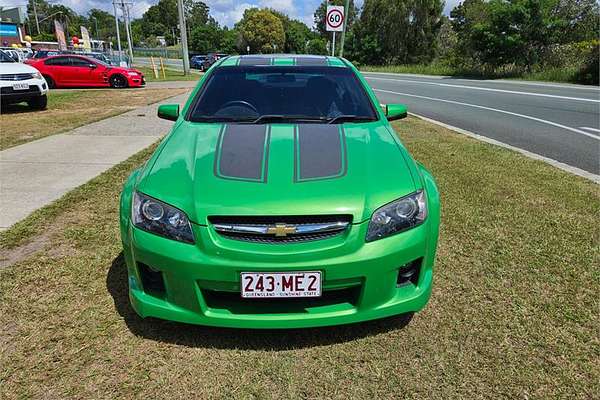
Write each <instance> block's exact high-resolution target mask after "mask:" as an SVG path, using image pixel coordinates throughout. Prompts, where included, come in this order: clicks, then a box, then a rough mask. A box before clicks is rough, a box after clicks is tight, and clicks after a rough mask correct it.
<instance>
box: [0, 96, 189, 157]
mask: <svg viewBox="0 0 600 400" xmlns="http://www.w3.org/2000/svg"><path fill="white" fill-rule="evenodd" d="M185 91H186V90H185V89H145V90H133V89H131V90H114V89H94V90H69V91H59V90H56V91H52V90H51V91H50V93H49V95H48V108H47V109H46V110H44V111H31V110H30V109H29V108H28V107H27V105H26V104H15V105H10V106H6V107H5V108H3V109H2V113H1V115H0V126H1V135H0V150H4V149H6V148H9V147H13V146H17V145H19V144H22V143H26V142H30V141H32V140H36V139H40V138H42V137H45V136H50V135H54V134H57V133H61V132H65V131H68V130H71V129H74V128H77V127H78V126H81V125H86V124H89V123H91V122H95V121H99V120H101V119H104V118H108V117H113V116H115V115H118V114H121V113H124V112H126V111H130V110H133V109H134V108H136V107H139V106H144V105H148V104H152V103H156V102H158V101H161V100H164V99H166V98H169V97H172V96H176V95H178V94H181V93H185Z"/></svg>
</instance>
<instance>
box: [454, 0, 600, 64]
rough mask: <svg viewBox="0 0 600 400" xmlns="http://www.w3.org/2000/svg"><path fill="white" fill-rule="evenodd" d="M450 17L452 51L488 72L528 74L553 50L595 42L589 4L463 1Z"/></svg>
mask: <svg viewBox="0 0 600 400" xmlns="http://www.w3.org/2000/svg"><path fill="white" fill-rule="evenodd" d="M450 15H451V16H452V18H453V21H452V25H453V28H454V30H455V31H456V32H457V34H458V45H457V51H458V52H459V53H460V54H461V55H462V58H463V59H464V60H468V61H469V62H470V63H471V64H472V65H477V66H482V67H483V68H484V69H488V70H496V69H498V68H504V67H507V66H512V67H516V68H521V69H526V70H531V69H532V68H533V67H534V66H536V65H541V64H544V62H545V60H546V59H547V58H548V57H547V52H548V51H550V50H551V49H552V48H553V47H556V46H557V45H564V44H568V43H574V42H579V41H584V40H592V39H595V38H596V37H597V27H598V23H599V22H600V11H599V6H598V4H597V3H596V2H595V1H594V0H577V1H575V0H490V1H483V0H466V1H465V2H464V3H463V4H461V5H460V6H458V7H456V8H454V9H453V10H452V12H451V14H450Z"/></svg>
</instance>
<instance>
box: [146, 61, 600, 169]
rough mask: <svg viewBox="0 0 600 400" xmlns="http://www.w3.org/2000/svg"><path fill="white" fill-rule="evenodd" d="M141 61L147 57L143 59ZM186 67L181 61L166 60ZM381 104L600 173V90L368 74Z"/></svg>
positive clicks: (175, 66) (596, 88)
mask: <svg viewBox="0 0 600 400" xmlns="http://www.w3.org/2000/svg"><path fill="white" fill-rule="evenodd" d="M136 61H138V62H140V63H144V64H146V63H148V62H149V60H148V59H140V58H138V59H137V60H136ZM165 64H166V65H168V66H169V67H171V68H177V69H179V68H181V60H166V61H165ZM363 75H364V76H365V77H366V78H367V80H368V82H369V84H370V85H371V87H372V88H373V89H374V90H375V93H376V94H377V96H378V98H379V100H380V101H381V103H403V104H406V105H407V106H408V109H409V112H412V113H415V114H417V115H420V116H423V117H427V118H430V119H434V120H436V121H439V122H443V123H445V124H448V125H451V126H454V127H457V128H461V129H464V130H467V131H469V132H472V133H475V134H478V135H481V136H485V137H488V138H490V139H494V140H496V141H499V142H502V143H504V144H507V145H510V146H513V147H517V148H519V149H523V150H527V151H529V152H531V153H534V154H537V155H540V156H543V157H547V158H550V159H552V160H556V161H558V162H560V163H564V164H566V165H568V166H571V167H575V168H578V169H581V170H583V171H585V172H588V173H592V174H595V175H600V88H598V87H590V86H582V85H568V84H554V83H541V82H526V81H506V80H470V79H455V78H450V77H435V76H423V75H409V74H379V73H367V72H364V73H363Z"/></svg>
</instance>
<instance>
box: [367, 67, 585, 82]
mask: <svg viewBox="0 0 600 400" xmlns="http://www.w3.org/2000/svg"><path fill="white" fill-rule="evenodd" d="M360 70H361V71H363V72H388V73H396V74H420V75H444V76H455V77H457V78H461V77H462V78H474V79H516V80H526V81H543V82H544V81H545V82H562V83H578V82H577V75H578V72H579V70H578V68H575V67H564V68H548V69H546V70H544V71H537V72H528V73H523V74H520V75H515V74H495V75H482V74H481V73H480V72H469V71H458V70H456V69H455V68H452V67H450V66H447V65H442V64H414V65H383V66H373V65H365V66H361V67H360Z"/></svg>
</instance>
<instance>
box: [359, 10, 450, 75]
mask: <svg viewBox="0 0 600 400" xmlns="http://www.w3.org/2000/svg"><path fill="white" fill-rule="evenodd" d="M441 24H442V1H441V0H365V3H364V5H363V10H362V14H361V16H360V27H358V28H359V29H357V30H356V32H355V34H356V41H357V42H365V44H363V45H362V47H363V49H362V50H361V52H360V58H361V59H363V60H365V61H367V60H369V59H370V60H372V62H373V63H396V64H408V63H418V62H428V61H430V60H432V59H433V57H434V56H435V50H436V44H437V37H438V31H439V29H440V27H441ZM369 52H374V53H373V54H372V55H371V54H370V53H369Z"/></svg>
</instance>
